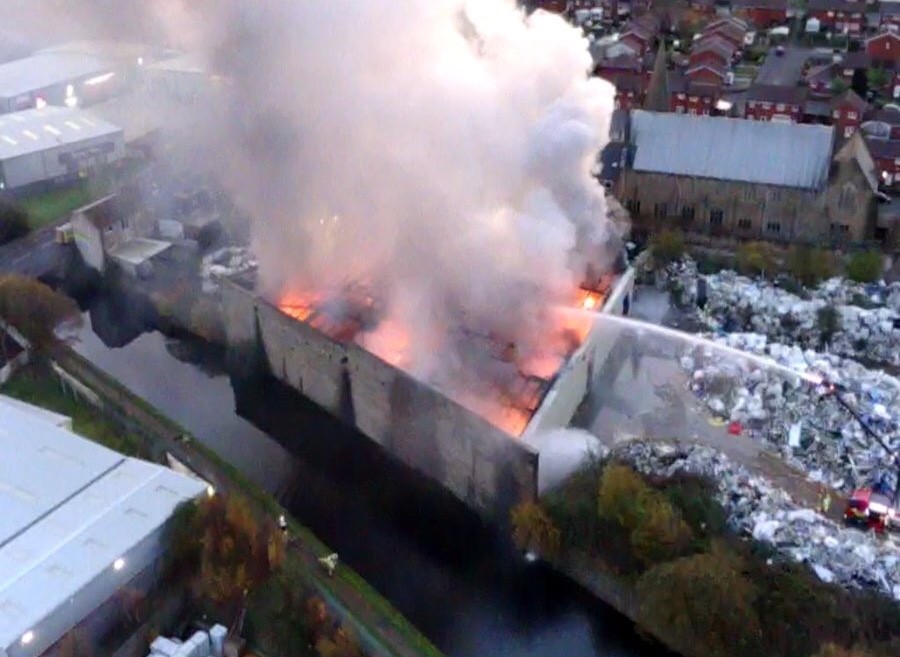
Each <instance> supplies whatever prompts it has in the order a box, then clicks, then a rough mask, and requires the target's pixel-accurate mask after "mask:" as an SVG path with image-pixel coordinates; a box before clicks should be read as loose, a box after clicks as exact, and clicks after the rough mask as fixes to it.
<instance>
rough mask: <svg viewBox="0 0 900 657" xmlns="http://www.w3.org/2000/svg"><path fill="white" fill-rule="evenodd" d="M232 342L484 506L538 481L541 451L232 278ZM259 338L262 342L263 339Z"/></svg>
mask: <svg viewBox="0 0 900 657" xmlns="http://www.w3.org/2000/svg"><path fill="white" fill-rule="evenodd" d="M221 295H222V306H223V315H224V319H225V327H226V336H227V341H228V345H229V346H230V347H233V348H236V349H242V350H248V349H249V350H252V349H254V348H256V349H259V348H260V347H261V349H260V355H261V356H262V357H264V359H265V361H266V364H267V365H268V368H269V369H270V370H271V372H272V374H273V375H274V376H275V377H276V378H278V379H279V380H281V381H283V382H284V383H287V384H288V385H290V386H291V387H293V388H294V389H296V390H298V391H299V392H300V393H302V394H303V395H305V396H306V397H308V398H309V399H311V400H312V401H314V402H315V403H317V404H318V405H319V406H321V407H322V408H324V409H325V410H327V411H328V412H330V413H331V414H333V415H335V416H336V417H338V418H339V419H341V420H342V421H343V422H344V423H346V424H348V425H350V426H353V427H355V428H357V429H359V430H360V431H361V432H362V433H363V434H365V435H366V436H368V437H369V438H371V439H372V440H374V441H375V442H376V443H378V444H379V445H381V446H382V447H383V448H384V449H386V450H387V451H388V452H389V453H391V454H392V455H393V456H395V457H396V458H398V459H399V460H400V461H402V462H403V463H405V464H407V465H409V466H410V467H413V468H415V469H416V470H418V471H420V472H422V473H423V474H425V475H427V476H429V477H431V478H432V479H434V480H436V481H438V482H439V483H441V484H442V485H443V486H444V487H445V488H447V489H448V490H449V491H450V492H451V493H453V494H454V495H455V496H456V497H457V498H459V499H460V500H462V501H463V502H465V503H466V504H468V505H469V506H470V507H472V508H473V509H475V510H476V511H477V512H479V513H480V514H482V515H485V516H487V517H492V518H500V519H505V518H506V517H507V513H508V511H509V508H510V507H511V506H513V505H515V504H516V503H518V502H520V501H522V500H524V499H533V498H534V497H535V495H536V491H537V467H538V457H537V454H536V453H535V452H534V451H533V450H532V449H531V448H530V447H529V446H527V445H525V444H524V443H522V442H521V441H519V440H517V439H514V438H512V437H510V436H508V435H507V434H505V433H504V432H502V431H501V430H499V429H497V428H496V427H494V426H493V425H491V424H490V423H489V422H487V421H486V420H484V419H482V418H481V417H480V416H478V415H476V414H474V413H472V412H470V411H469V410H467V409H465V408H463V407H462V406H460V405H459V404H457V403H456V402H454V401H453V400H451V399H450V398H448V397H446V396H444V395H443V394H441V393H439V392H437V391H436V390H434V389H432V388H431V387H429V386H427V385H425V384H423V383H422V382H420V381H417V380H416V379H414V378H412V377H411V376H409V375H408V374H406V373H405V372H402V371H401V370H398V369H397V368H395V367H393V366H391V365H389V364H387V363H385V362H384V361H382V360H381V359H379V358H377V357H376V356H373V355H372V354H370V353H369V352H367V351H365V350H364V349H362V348H361V347H359V346H357V345H355V344H348V345H344V344H340V343H338V342H335V341H333V340H331V339H330V338H328V337H327V336H325V335H324V334H322V333H320V332H318V331H316V330H315V329H313V328H311V327H309V326H307V325H305V324H302V323H301V322H298V321H296V320H295V319H293V318H292V317H289V316H288V315H285V314H284V313H282V312H281V311H280V310H278V308H276V307H275V306H273V305H271V304H270V303H268V302H266V301H264V300H262V299H260V298H258V297H257V296H256V295H255V294H254V293H252V292H249V291H247V290H245V289H243V288H241V287H239V286H237V285H235V284H233V283H229V282H224V283H223V285H222V289H221ZM257 339H258V342H257Z"/></svg>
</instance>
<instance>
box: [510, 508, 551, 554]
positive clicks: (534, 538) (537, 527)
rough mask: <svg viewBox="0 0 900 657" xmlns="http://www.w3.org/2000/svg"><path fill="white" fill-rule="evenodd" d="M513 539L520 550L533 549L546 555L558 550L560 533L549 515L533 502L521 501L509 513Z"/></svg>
mask: <svg viewBox="0 0 900 657" xmlns="http://www.w3.org/2000/svg"><path fill="white" fill-rule="evenodd" d="M511 519H512V524H513V541H514V542H515V544H516V547H518V548H519V549H520V550H523V551H526V550H530V551H534V552H537V553H539V554H541V555H544V556H546V557H550V558H552V557H554V556H556V554H558V552H559V546H560V533H559V529H557V528H556V526H555V525H554V524H553V521H552V520H551V519H550V516H548V515H547V513H546V512H545V511H544V509H542V508H541V507H540V506H538V505H537V504H535V503H534V502H523V503H521V504H519V505H518V506H516V507H515V508H514V509H513V510H512V513H511Z"/></svg>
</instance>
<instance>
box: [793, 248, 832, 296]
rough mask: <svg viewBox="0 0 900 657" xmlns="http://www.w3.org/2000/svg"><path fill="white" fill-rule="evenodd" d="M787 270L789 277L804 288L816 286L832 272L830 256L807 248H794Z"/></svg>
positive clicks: (819, 250)
mask: <svg viewBox="0 0 900 657" xmlns="http://www.w3.org/2000/svg"><path fill="white" fill-rule="evenodd" d="M787 268H788V271H789V272H790V274H791V276H793V277H794V278H795V279H796V280H797V281H799V282H800V283H803V285H806V286H812V285H816V284H818V283H819V282H821V281H822V280H824V279H826V278H828V277H829V276H831V275H832V274H833V272H834V266H833V264H832V261H831V256H830V254H829V253H828V252H827V251H823V250H822V249H813V248H810V247H808V246H796V247H794V248H793V249H791V251H790V253H789V254H788V261H787Z"/></svg>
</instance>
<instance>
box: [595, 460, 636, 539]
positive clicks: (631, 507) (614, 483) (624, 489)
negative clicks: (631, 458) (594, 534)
mask: <svg viewBox="0 0 900 657" xmlns="http://www.w3.org/2000/svg"><path fill="white" fill-rule="evenodd" d="M646 490H647V484H646V483H645V482H644V480H643V479H641V477H640V475H638V473H636V472H635V471H634V470H632V469H631V468H629V467H628V466H625V465H618V464H613V465H610V466H608V467H607V468H606V469H605V470H604V471H603V476H601V477H600V489H599V491H598V494H597V510H598V513H599V514H600V517H601V518H604V519H606V520H611V521H613V522H616V523H618V524H619V525H621V526H622V527H624V528H625V529H627V530H629V531H631V530H633V529H634V528H635V527H637V525H638V523H639V521H640V516H641V509H640V502H641V501H642V500H643V499H644V494H645V493H646Z"/></svg>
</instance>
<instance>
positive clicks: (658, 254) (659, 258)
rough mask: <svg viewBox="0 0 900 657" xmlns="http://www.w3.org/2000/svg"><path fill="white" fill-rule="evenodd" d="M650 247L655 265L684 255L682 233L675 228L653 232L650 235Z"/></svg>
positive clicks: (666, 263) (672, 260)
mask: <svg viewBox="0 0 900 657" xmlns="http://www.w3.org/2000/svg"><path fill="white" fill-rule="evenodd" d="M650 248H651V249H652V251H653V259H654V261H655V262H656V263H657V265H659V266H665V265H668V264H669V263H671V262H674V261H676V260H679V259H680V258H682V257H683V256H684V252H685V247H684V235H682V234H681V233H680V232H679V231H676V230H663V231H660V232H657V233H653V235H652V236H651V237H650Z"/></svg>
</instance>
